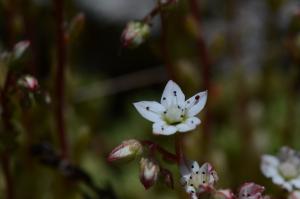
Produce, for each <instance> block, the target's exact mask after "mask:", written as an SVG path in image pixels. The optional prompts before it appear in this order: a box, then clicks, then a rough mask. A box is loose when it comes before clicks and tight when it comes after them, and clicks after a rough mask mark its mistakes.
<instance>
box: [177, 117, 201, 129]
mask: <svg viewBox="0 0 300 199" xmlns="http://www.w3.org/2000/svg"><path fill="white" fill-rule="evenodd" d="M200 123H201V121H200V120H199V119H198V118H196V117H191V118H188V119H187V120H185V121H184V122H183V123H180V124H177V125H176V127H177V129H178V131H179V132H187V131H191V130H193V129H195V128H196V126H197V125H198V124H200Z"/></svg>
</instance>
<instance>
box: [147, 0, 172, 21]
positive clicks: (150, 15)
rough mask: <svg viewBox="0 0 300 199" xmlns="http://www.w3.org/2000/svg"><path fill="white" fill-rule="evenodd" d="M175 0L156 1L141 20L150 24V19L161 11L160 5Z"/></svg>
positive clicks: (166, 4) (165, 4)
mask: <svg viewBox="0 0 300 199" xmlns="http://www.w3.org/2000/svg"><path fill="white" fill-rule="evenodd" d="M174 2H175V0H168V1H167V2H165V3H164V4H162V3H160V2H158V3H157V5H156V6H155V7H154V8H153V9H152V10H151V11H150V13H149V14H147V15H146V16H145V17H144V18H143V19H142V21H143V22H145V23H148V24H151V20H152V19H153V18H154V17H155V16H156V15H158V14H159V13H161V10H162V7H164V6H168V5H170V4H172V3H174Z"/></svg>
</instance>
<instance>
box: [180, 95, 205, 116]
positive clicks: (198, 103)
mask: <svg viewBox="0 0 300 199" xmlns="http://www.w3.org/2000/svg"><path fill="white" fill-rule="evenodd" d="M206 100H207V91H204V92H200V93H197V94H196V95H194V96H193V97H191V98H190V99H188V100H186V102H185V108H186V109H187V115H188V116H195V115H197V114H198V113H199V112H200V111H201V110H202V109H203V108H204V106H205V104H206Z"/></svg>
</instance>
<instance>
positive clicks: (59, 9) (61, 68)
mask: <svg viewBox="0 0 300 199" xmlns="http://www.w3.org/2000/svg"><path fill="white" fill-rule="evenodd" d="M53 3H54V6H55V22H56V43H57V44H56V45H57V51H56V53H57V69H56V81H55V83H56V88H55V92H56V93H55V94H56V99H57V104H56V108H55V119H56V123H57V132H58V136H59V142H60V147H61V155H62V157H63V158H67V157H68V142H67V137H66V130H65V117H64V108H65V101H64V100H65V61H66V44H65V32H64V27H63V26H64V17H63V3H64V1H63V0H53Z"/></svg>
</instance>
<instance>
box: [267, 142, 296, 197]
mask: <svg viewBox="0 0 300 199" xmlns="http://www.w3.org/2000/svg"><path fill="white" fill-rule="evenodd" d="M261 171H262V173H263V174H264V175H265V176H266V177H268V178H271V179H272V181H273V183H274V184H277V185H280V186H281V187H283V188H284V189H286V190H287V191H289V192H291V191H293V190H295V189H300V153H299V152H297V151H295V150H293V149H291V148H289V147H282V148H281V149H280V152H279V154H278V156H271V155H263V156H262V162H261Z"/></svg>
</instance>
